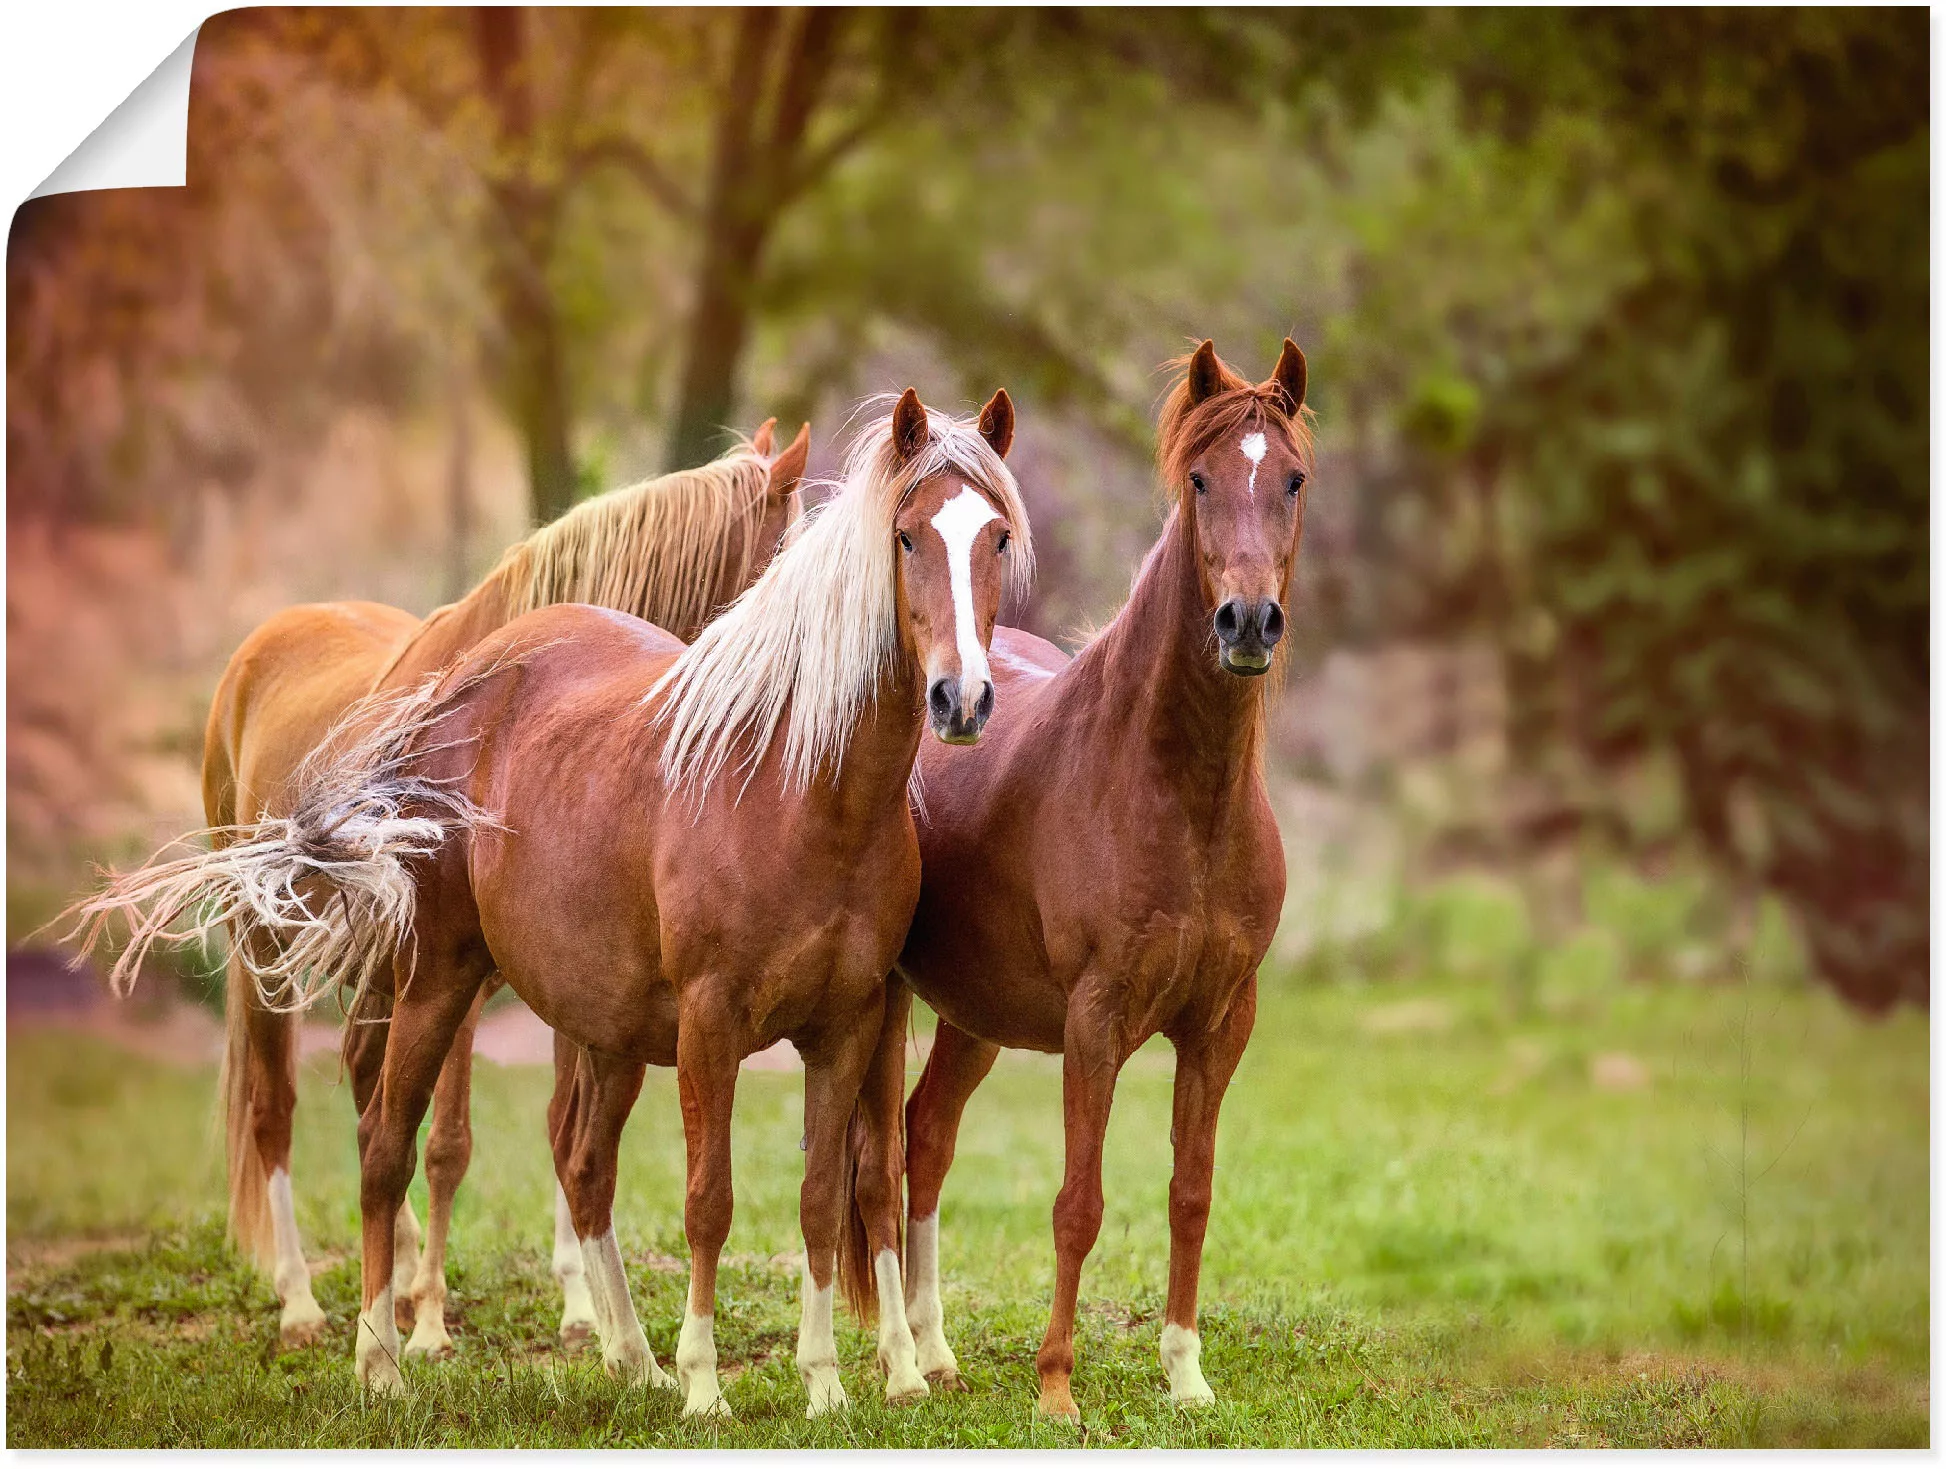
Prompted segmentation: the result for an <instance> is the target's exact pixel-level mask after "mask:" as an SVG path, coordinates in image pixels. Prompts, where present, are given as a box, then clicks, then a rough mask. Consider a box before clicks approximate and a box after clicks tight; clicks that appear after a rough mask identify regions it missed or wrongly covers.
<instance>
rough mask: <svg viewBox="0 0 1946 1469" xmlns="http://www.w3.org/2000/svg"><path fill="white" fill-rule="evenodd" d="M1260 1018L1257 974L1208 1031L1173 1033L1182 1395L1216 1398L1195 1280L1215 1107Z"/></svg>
mask: <svg viewBox="0 0 1946 1469" xmlns="http://www.w3.org/2000/svg"><path fill="white" fill-rule="evenodd" d="M1256 1019H1257V979H1256V976H1255V975H1252V976H1251V977H1250V979H1249V980H1248V981H1247V982H1246V983H1245V985H1244V987H1243V989H1242V990H1241V991H1240V992H1239V993H1238V995H1237V997H1236V999H1234V1000H1233V1001H1231V1003H1230V1009H1229V1013H1228V1014H1226V1015H1225V1016H1224V1017H1223V1019H1222V1022H1221V1023H1220V1024H1219V1025H1218V1026H1217V1027H1216V1028H1215V1029H1214V1030H1210V1031H1204V1032H1201V1033H1200V1034H1197V1035H1194V1036H1182V1037H1180V1038H1177V1039H1176V1042H1175V1045H1176V1103H1175V1116H1174V1118H1173V1125H1172V1127H1171V1129H1170V1131H1171V1133H1172V1135H1173V1136H1174V1138H1175V1145H1176V1169H1175V1174H1174V1176H1173V1177H1171V1178H1170V1180H1169V1305H1168V1309H1167V1310H1166V1311H1165V1312H1164V1313H1163V1318H1162V1320H1163V1326H1162V1370H1163V1371H1164V1372H1166V1373H1168V1374H1169V1396H1170V1397H1172V1398H1174V1399H1175V1400H1176V1401H1177V1402H1179V1403H1212V1402H1215V1401H1216V1394H1215V1393H1213V1392H1212V1391H1210V1385H1209V1383H1208V1382H1206V1381H1204V1379H1203V1369H1202V1365H1201V1360H1200V1359H1201V1357H1202V1352H1203V1344H1202V1341H1201V1339H1200V1338H1199V1337H1198V1336H1197V1335H1196V1287H1197V1284H1198V1281H1199V1279H1200V1277H1201V1275H1202V1269H1203V1231H1204V1229H1205V1228H1206V1227H1207V1226H1208V1224H1209V1206H1210V1179H1211V1176H1212V1175H1213V1174H1214V1172H1215V1170H1216V1114H1217V1112H1218V1110H1219V1109H1220V1108H1221V1107H1222V1105H1223V1093H1224V1091H1225V1090H1226V1089H1227V1088H1228V1087H1229V1085H1230V1077H1231V1075H1232V1074H1233V1073H1234V1072H1235V1071H1236V1069H1237V1061H1238V1059H1239V1058H1240V1057H1241V1056H1242V1055H1243V1048H1244V1045H1245V1044H1246V1043H1247V1042H1248V1041H1249V1039H1250V1029H1251V1027H1252V1026H1253V1025H1254V1024H1255V1023H1256Z"/></svg>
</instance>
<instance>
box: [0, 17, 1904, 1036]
mask: <svg viewBox="0 0 1946 1469" xmlns="http://www.w3.org/2000/svg"><path fill="white" fill-rule="evenodd" d="M1929 45H1930V39H1929V31H1928V20H1927V17H1926V14H1925V12H1923V11H1904V12H1884V11H1869V10H1850V11H1842V12H1839V11H1831V12H1827V11H1803V10H1793V11H1788V12H1772V11H1748V10H1745V11H1735V12H1724V13H1701V12H1694V11H1656V12H1648V13H1636V12H1613V11H1601V12H1586V11H1581V12H1572V13H1554V12H1531V11H1520V12H1497V11H1495V12H1482V11H1466V12H1457V13H1422V12H1417V11H1379V12H1361V13H1345V12H1338V11H1331V10H1304V11H1277V12H1273V11H1224V10H1207V11H1194V12H1185V11H1170V10H1143V11H1114V10H1105V11H1054V10H1033V9H1023V10H1007V11H985V10H974V11H951V12H943V11H942V12H936V11H927V10H909V11H897V12H880V11H844V10H815V11H800V10H764V11H748V12H737V11H731V10H712V11H683V10H654V11H620V10H603V11H574V10H562V11H537V10H536V11H526V10H521V9H502V10H490V11H487V10H483V11H478V12H474V11H466V10H410V11H373V12H367V11H355V10H332V11H316V12H314V11H297V10H276V9H264V10H246V11H233V12H228V13H225V14H223V15H220V16H217V17H216V18H214V19H212V20H211V21H209V22H208V23H207V24H206V25H205V26H204V28H203V30H202V34H201V39H200V41H199V44H198V47H197V52H196V61H195V82H194V89H193V94H192V100H191V108H190V134H189V146H190V162H189V186H188V187H187V188H186V189H155V190H129V191H114V192H101V193H87V194H74V195H62V196H55V197H50V198H44V199H39V200H35V201H32V202H30V203H29V204H27V205H25V206H23V207H22V208H21V210H20V211H19V212H18V213H17V215H16V216H15V219H14V224H13V230H12V235H11V239H10V243H9V252H8V262H7V291H8V322H9V332H8V342H7V352H8V355H7V372H8V380H7V381H8V415H7V435H8V455H9V464H10V474H9V481H8V497H7V532H8V571H9V576H8V590H7V651H8V660H7V692H8V715H7V728H8V768H7V793H8V803H7V822H8V826H7V842H8V854H9V892H8V934H9V940H10V942H12V943H15V944H18V943H19V942H20V941H21V940H22V939H23V938H24V937H25V936H26V935H27V934H28V933H29V931H31V930H33V929H34V928H35V927H36V926H37V925H38V924H40V923H42V922H43V921H44V920H45V919H47V918H48V917H49V916H50V915H51V914H52V913H53V912H54V911H55V910H56V909H58V908H59V907H60V906H61V904H63V903H64V902H66V901H67V900H68V899H69V898H70V897H71V896H72V895H73V894H74V892H75V891H76V889H77V888H78V886H79V885H80V884H82V883H83V882H84V881H85V880H86V878H87V876H88V873H89V870H90V864H91V863H94V862H102V861H126V860H129V859H131V858H134V857H137V856H139V855H142V854H143V853H145V852H146V851H147V850H148V849H150V848H151V847H153V846H154V845H155V844H157V843H158V842H160V841H161V840H164V839H166V838H168V837H170V836H173V835H176V834H178V833H180V832H182V831H186V830H189V829H192V828H195V827H198V826H200V825H201V824H202V813H201V806H200V798H199V793H198V779H197V771H198V768H199V760H200V744H201V732H202V724H203V720H204V717H205V714H206V711H207V707H208V699H209V696H210V693H211V691H212V690H213V688H214V685H215V682H216V679H217V676H218V674H219V673H220V671H221V668H222V665H223V663H224V662H225V660H226V659H227V657H228V656H229V654H230V652H231V651H232V650H233V649H234V648H235V646H236V644H237V643H238V642H239V641H240V640H241V639H242V637H243V636H244V635H245V633H247V632H248V631H249V629H250V628H251V627H252V626H253V625H255V623H256V622H257V621H259V620H260V619H261V618H263V617H264V616H265V615H267V614H268V613H270V612H272V611H274V610H275V609H277V608H278V607H280V606H283V605H286V604H288V603H291V602H296V601H302V600H310V599H319V598H335V597H360V598H371V599H376V600H380V601H386V602H392V603H395V604H398V605H400V606H403V607H406V608H408V609H411V610H412V611H415V612H420V613H423V612H426V611H429V610H430V609H432V608H433V607H434V606H436V605H438V604H439V603H441V602H442V601H445V600H447V599H449V598H451V597H453V596H455V595H457V594H458V593H459V592H461V591H463V590H464V589H466V588H467V587H468V586H470V585H471V584H472V582H473V581H474V580H475V579H477V578H478V577H479V576H481V575H482V574H484V572H485V571H486V570H487V569H488V568H489V567H490V566H491V565H492V563H493V561H494V560H495V558H496V557H497V556H498V554H499V552H500V551H501V550H502V549H503V547H504V546H506V545H507V544H508V543H509V542H511V541H513V540H514V539H516V538H518V537H519V536H520V535H522V534H523V533H524V532H525V530H526V529H527V528H529V527H530V526H532V525H534V524H536V523H538V522H541V521H544V520H547V519H550V518H552V517H553V516H555V515H557V514H559V513H560V512H561V511H562V510H563V509H564V508H566V507H567V506H568V505H569V504H570V503H572V502H573V501H574V500H575V499H576V498H577V497H579V496H582V495H585V494H589V493H592V492H594V491H596V490H598V489H601V488H604V487H607V486H611V485H615V484H619V483H622V482H624V481H626V480H629V479H632V478H636V477H639V476H641V475H644V474H647V473H652V472H659V471H661V470H663V469H666V468H673V467H678V466H684V465H689V464H693V463H696V462H699V461H701V460H703V459H705V458H708V457H710V456H711V455H713V454H714V453H716V452H717V451H718V450H720V449H721V448H722V447H723V446H724V445H725V443H726V442H727V438H726V432H727V430H729V429H740V430H744V431H748V430H749V429H750V428H751V427H753V426H754V425H755V424H756V423H757V422H758V421H760V420H761V419H762V418H764V417H766V416H769V415H771V414H776V415H779V416H780V417H781V418H782V419H783V420H784V422H785V424H786V427H787V429H788V428H789V427H794V426H795V423H796V422H797V421H798V419H800V418H808V419H809V420H810V421H811V423H812V425H813V432H814V436H815V438H814V442H815V446H816V448H815V455H814V460H813V469H814V470H816V471H824V472H828V471H830V470H831V469H832V468H833V467H834V466H835V457H836V453H837V450H838V447H839V446H840V445H841V444H842V442H843V439H844V425H845V419H846V415H847V414H848V412H849V411H850V408H851V406H852V404H853V403H854V402H855V400H856V399H857V398H858V397H859V396H861V395H863V394H866V393H870V392H877V391H882V390H886V389H892V388H898V387H901V386H904V385H905V384H907V383H912V384H916V385H917V386H918V387H919V389H920V391H921V392H922V393H923V394H924V395H925V396H926V398H927V399H928V400H929V401H931V402H933V403H935V404H940V405H943V406H951V407H956V408H960V409H970V408H971V407H973V406H975V405H976V404H977V403H978V402H979V401H980V400H981V399H982V398H984V396H985V395H986V394H987V393H989V392H990V391H991V390H992V389H993V388H994V387H995V386H998V385H1002V384H1004V385H1005V386H1006V387H1007V388H1008V389H1009V390H1010V391H1011V392H1012V393H1013V394H1014V395H1015V397H1016V399H1017V401H1018V403H1019V405H1020V410H1021V425H1022V427H1021V438H1020V441H1019V449H1018V451H1017V453H1016V457H1015V461H1014V462H1015V467H1016V470H1017V472H1018V474H1019V478H1020V480H1021V483H1022V486H1023V489H1024V492H1025V495H1026V498H1027V500H1028V503H1029V505H1030V508H1031V510H1032V512H1033V515H1034V519H1035V527H1036V533H1037V540H1038V542H1039V544H1040V546H1041V548H1042V550H1041V574H1040V581H1039V586H1038V589H1037V590H1036V591H1035V593H1034V594H1033V597H1032V599H1031V601H1030V602H1029V603H1028V604H1027V605H1026V606H1024V607H1022V608H1019V609H1016V610H1015V612H1014V613H1012V614H1011V616H1012V618H1013V620H1017V621H1019V622H1022V623H1024V624H1025V625H1027V626H1029V627H1031V628H1033V629H1035V630H1037V631H1039V632H1042V633H1044V634H1046V635H1048V636H1051V637H1053V638H1055V639H1056V640H1059V641H1064V642H1066V643H1068V644H1069V645H1070V646H1072V645H1074V644H1075V642H1076V641H1077V640H1078V639H1079V638H1080V637H1081V636H1083V635H1084V634H1085V630H1086V629H1087V628H1088V627H1090V626H1091V625H1098V624H1099V622H1100V621H1102V620H1104V619H1105V618H1106V617H1107V616H1109V615H1110V614H1112V612H1113V611H1114V609H1115V608H1116V607H1117V605H1118V604H1119V602H1120V600H1121V598H1122V597H1123V595H1124V594H1125V592H1126V589H1127V586H1128V582H1129V578H1130V575H1131V573H1132V571H1133V569H1134V567H1135V566H1136V564H1137V562H1138V560H1139V558H1140V556H1141V555H1142V553H1143V552H1144V551H1145V550H1146V548H1147V547H1148V545H1149V544H1150V543H1151V542H1152V540H1153V538H1154V536H1155V533H1156V529H1157V526H1158V523H1159V512H1158V497H1157V492H1156V488H1155V485H1154V478H1153V472H1152V468H1151V464H1150V453H1151V426H1152V416H1153V410H1154V408H1155V406H1156V403H1157V401H1158V399H1159V395H1160V393H1161V392H1162V390H1163V388H1164V387H1165V385H1166V380H1165V377H1164V375H1163V374H1162V373H1161V372H1160V371H1159V369H1158V364H1159V363H1161V362H1162V361H1163V360H1165V359H1167V358H1169V357H1171V356H1174V355H1175V354H1177V353H1179V352H1181V351H1182V350H1184V348H1185V346H1186V345H1188V344H1191V343H1193V342H1194V341H1195V340H1197V339H1200V338H1201V337H1203V336H1211V337H1214V338H1215V340H1216V343H1217V346H1218V349H1219V351H1221V352H1222V353H1223V354H1224V356H1225V357H1226V358H1227V360H1229V361H1230V362H1231V363H1232V364H1233V365H1235V366H1236V367H1238V368H1239V369H1240V370H1241V371H1243V372H1245V373H1247V374H1249V375H1250V376H1252V377H1261V376H1263V375H1264V374H1266V373H1267V372H1268V371H1269V369H1270V366H1271V364H1272V361H1273V359H1274V355H1275V351H1276V348H1277V344H1278V342H1279V340H1280V339H1281V338H1282V337H1283V336H1284V335H1285V334H1287V333H1288V334H1289V335H1291V336H1293V337H1295V338H1296V339H1297V341H1298V342H1299V343H1300V344H1301V345H1302V346H1303V347H1304V348H1305V350H1306V352H1307V353H1308V354H1309V358H1310V363H1311V383H1312V391H1311V404H1312V406H1313V407H1314V408H1315V410H1316V412H1317V415H1318V434H1319V444H1320V450H1321V452H1320V463H1319V468H1318V472H1317V474H1316V475H1315V477H1314V479H1313V491H1312V494H1311V499H1310V523H1309V525H1308V527H1307V535H1306V538H1305V543H1304V548H1303V554H1302V557H1301V565H1300V569H1299V572H1298V582H1299V586H1298V589H1297V593H1296V597H1295V602H1296V614H1295V616H1294V617H1293V622H1292V626H1293V632H1294V636H1295V639H1296V648H1295V656H1294V658H1293V663H1292V676H1291V678H1290V679H1289V681H1288V684H1287V686H1286V688H1285V690H1284V692H1283V694H1282V697H1281V702H1280V704H1279V706H1278V708H1277V710H1276V714H1275V722H1274V742H1273V743H1274V749H1273V785H1274V789H1275V792H1276V800H1277V804H1278V807H1279V814H1280V818H1281V823H1282V826H1283V830H1284V833H1285V837H1286V840H1287V842H1288V843H1289V846H1290V849H1291V863H1290V871H1291V884H1290V901H1289V908H1288V912H1287V916H1286V922H1285V924H1284V926H1283V929H1282V931H1281V933H1280V935H1279V939H1278V950H1277V955H1276V960H1277V963H1278V964H1279V965H1280V966H1281V968H1282V969H1283V970H1287V971H1288V972H1289V973H1290V974H1291V975H1292V976H1294V977H1295V979H1296V980H1298V981H1306V980H1319V981H1324V980H1350V981H1353V982H1358V983H1366V982H1370V983H1381V982H1385V981H1388V980H1393V979H1400V978H1414V977H1420V976H1423V975H1425V974H1427V973H1431V972H1441V973H1446V972H1460V973H1471V974H1476V975H1478V976H1479V977H1481V978H1483V979H1490V980H1491V981H1492V982H1493V983H1494V984H1496V985H1498V986H1503V987H1504V988H1505V990H1506V992H1507V995H1508V997H1509V1000H1510V1003H1512V1004H1513V1005H1514V1006H1515V1007H1516V1008H1518V1007H1519V1006H1522V1005H1530V1004H1534V1003H1541V1002H1544V1001H1545V1000H1546V998H1547V996H1549V995H1550V994H1555V993H1557V992H1563V991H1566V992H1578V991H1583V990H1588V989H1590V988H1593V989H1601V988H1603V987H1608V986H1616V985H1627V984H1650V985H1688V986H1711V985H1729V984H1766V985H1779V986H1796V985H1805V984H1818V983H1822V984H1828V985H1831V986H1835V987H1836V989H1837V990H1838V991H1840V992H1841V993H1842V994H1843V995H1844V996H1845V997H1846V998H1847V999H1849V1000H1850V1001H1852V1002H1854V1003H1855V1004H1856V1005H1858V1006H1861V1007H1867V1008H1871V1009H1883V1008H1885V1007H1888V1006H1892V1005H1894V1004H1896V1003H1897V1002H1899V1001H1902V1000H1905V1001H1916V1002H1919V1003H1922V1004H1923V1003H1924V1001H1925V998H1926V993H1927V970H1928V958H1929V938H1928V912H1927V891H1928V857H1927V852H1928V821H1927V805H1928V766H1927V699H1928V686H1927V656H1928V655H1927V621H1928V603H1929V598H1928V582H1929V574H1930V568H1929V564H1928V552H1927V540H1928V499H1927V490H1928V479H1927V475H1928V438H1927V411H1928V409H1927V403H1928V397H1927V382H1928V370H1929V359H1928V343H1927V319H1928V299H1929V296H1928V292H1929V281H1928V271H1927V249H1928V237H1927V177H1928V168H1929V152H1928V128H1929V103H1928V89H1929V76H1928V63H1927V55H1928V50H1929Z"/></svg>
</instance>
